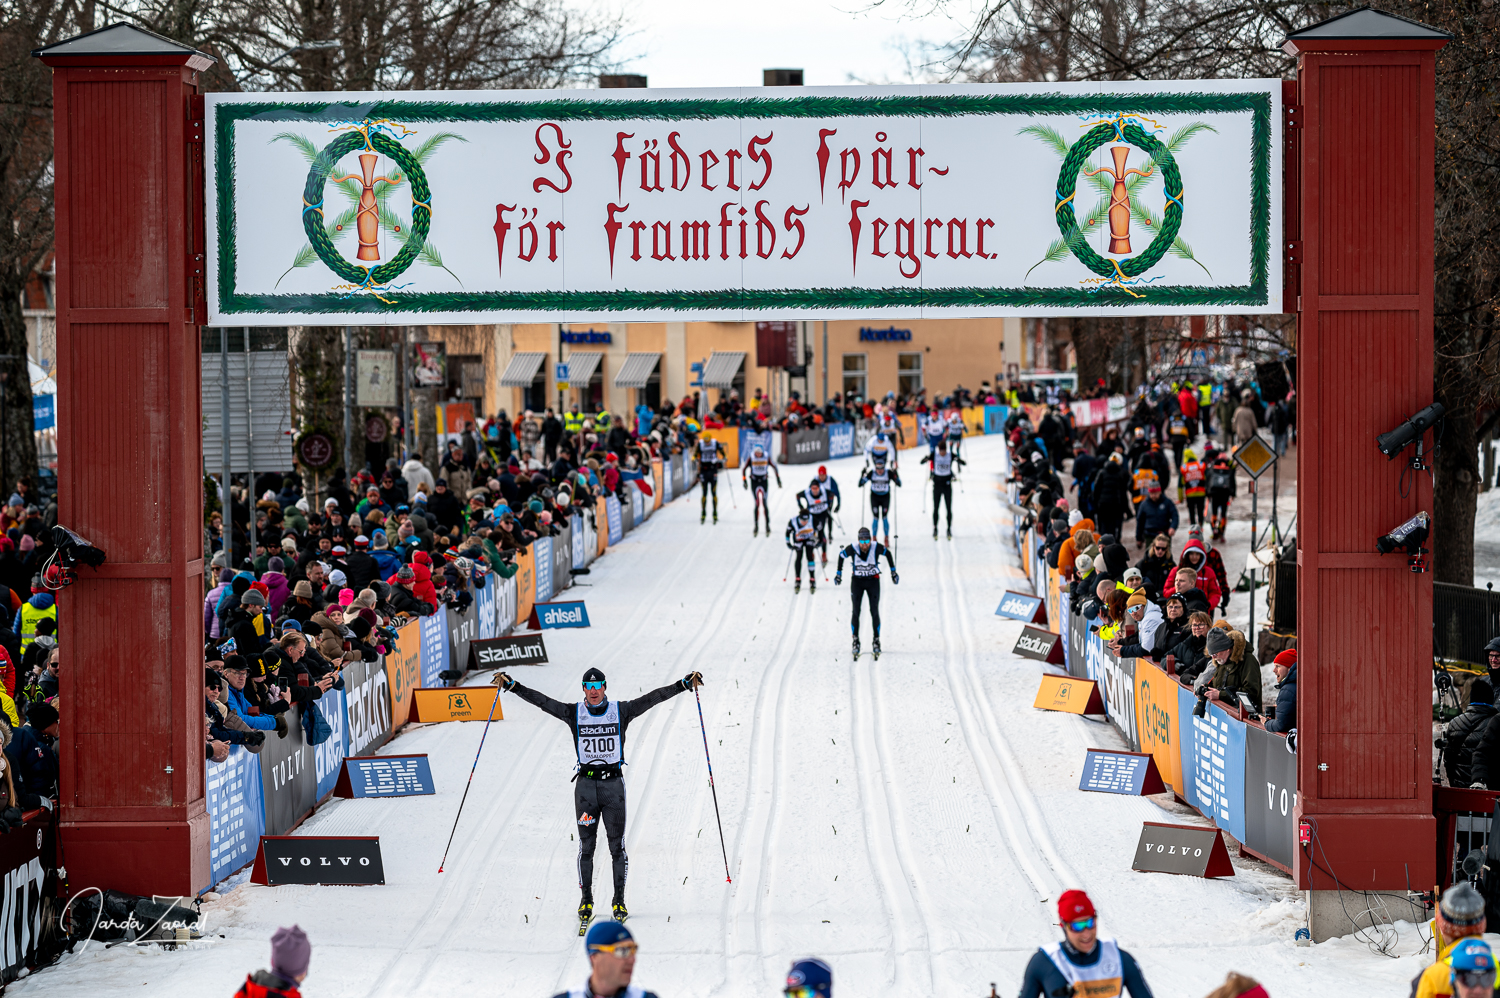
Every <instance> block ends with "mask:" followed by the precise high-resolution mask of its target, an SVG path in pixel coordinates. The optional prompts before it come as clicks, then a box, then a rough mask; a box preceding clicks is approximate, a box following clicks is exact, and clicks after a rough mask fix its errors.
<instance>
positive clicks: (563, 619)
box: [536, 602, 589, 630]
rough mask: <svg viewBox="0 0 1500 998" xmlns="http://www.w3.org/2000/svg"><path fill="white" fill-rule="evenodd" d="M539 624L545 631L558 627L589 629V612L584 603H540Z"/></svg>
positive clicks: (537, 607) (537, 609) (538, 607)
mask: <svg viewBox="0 0 1500 998" xmlns="http://www.w3.org/2000/svg"><path fill="white" fill-rule="evenodd" d="M536 619H537V623H538V624H540V625H541V627H542V628H543V629H544V630H545V629H551V628H557V627H588V626H589V611H588V607H586V606H584V605H583V603H581V602H579V603H538V604H537V605H536Z"/></svg>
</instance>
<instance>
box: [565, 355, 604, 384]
mask: <svg viewBox="0 0 1500 998" xmlns="http://www.w3.org/2000/svg"><path fill="white" fill-rule="evenodd" d="M603 359H604V354H602V353H600V352H599V351H598V350H574V351H573V352H572V353H570V354H568V359H567V360H566V361H564V362H563V363H565V364H567V365H568V384H570V385H586V384H588V383H589V379H590V378H592V377H593V376H594V372H595V371H597V370H598V369H599V362H600V361H601V360H603Z"/></svg>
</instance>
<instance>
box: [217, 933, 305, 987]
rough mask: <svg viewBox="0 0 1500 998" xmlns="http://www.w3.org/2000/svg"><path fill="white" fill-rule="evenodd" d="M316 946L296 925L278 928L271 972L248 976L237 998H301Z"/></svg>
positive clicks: (274, 941) (272, 944) (260, 972)
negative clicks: (288, 927)
mask: <svg viewBox="0 0 1500 998" xmlns="http://www.w3.org/2000/svg"><path fill="white" fill-rule="evenodd" d="M311 959H312V944H311V943H309V942H308V941H307V934H306V933H305V932H303V931H302V930H301V929H300V928H298V927H297V926H295V925H293V926H292V927H291V928H290V929H277V930H276V934H275V935H273V936H272V937H271V969H270V970H257V971H256V972H255V973H253V974H250V975H248V976H246V978H245V983H244V984H242V985H241V986H240V990H239V991H238V992H237V993H236V994H235V998H301V992H299V991H298V990H297V985H299V984H301V983H302V981H303V979H304V978H305V977H307V965H308V963H309V962H310V961H311Z"/></svg>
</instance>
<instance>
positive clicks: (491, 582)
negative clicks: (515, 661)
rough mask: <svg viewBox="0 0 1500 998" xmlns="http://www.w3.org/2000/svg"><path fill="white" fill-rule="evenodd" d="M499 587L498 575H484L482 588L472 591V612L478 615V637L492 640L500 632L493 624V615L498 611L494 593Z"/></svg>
mask: <svg viewBox="0 0 1500 998" xmlns="http://www.w3.org/2000/svg"><path fill="white" fill-rule="evenodd" d="M499 587H500V577H499V576H498V575H486V576H485V577H484V588H482V589H475V590H474V610H475V612H476V613H477V614H478V615H479V637H480V638H481V639H483V638H493V637H495V636H496V635H497V634H499V633H500V631H499V630H498V629H497V627H496V624H495V615H496V613H497V611H498V609H499V608H498V606H497V602H496V599H495V591H496V590H497V589H499Z"/></svg>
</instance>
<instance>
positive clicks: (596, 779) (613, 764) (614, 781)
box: [402, 569, 703, 933]
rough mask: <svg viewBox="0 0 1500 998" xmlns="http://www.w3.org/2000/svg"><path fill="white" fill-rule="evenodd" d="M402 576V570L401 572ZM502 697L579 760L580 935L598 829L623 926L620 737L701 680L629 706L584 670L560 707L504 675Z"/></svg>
mask: <svg viewBox="0 0 1500 998" xmlns="http://www.w3.org/2000/svg"><path fill="white" fill-rule="evenodd" d="M402 571H403V572H405V571H406V569H402ZM491 682H493V683H494V685H496V686H498V687H500V689H502V690H504V691H506V692H507V693H514V694H515V695H516V696H518V697H520V698H521V699H522V700H525V701H526V702H527V703H529V704H531V705H532V706H534V707H537V708H540V709H541V710H542V711H544V712H545V713H548V714H551V715H552V716H553V717H555V718H557V719H558V720H559V721H562V722H563V723H564V724H566V725H567V726H568V727H569V729H571V732H572V738H573V748H574V752H575V753H576V755H577V757H578V772H577V774H576V775H575V776H574V781H575V782H574V784H573V808H574V810H573V814H574V816H575V817H576V818H577V821H578V880H579V886H580V887H582V889H583V898H582V900H581V901H580V902H579V905H578V919H579V932H580V933H581V932H583V927H584V926H587V925H588V924H589V922H590V921H592V920H593V917H594V847H595V845H596V844H597V843H598V835H599V826H600V825H603V826H604V828H605V831H606V832H607V833H608V835H609V853H610V860H611V864H610V865H611V867H612V869H613V872H614V889H615V895H614V901H613V914H614V917H615V918H616V919H617V920H619V921H624V920H625V919H626V918H627V917H628V916H629V912H628V911H627V910H626V908H625V873H626V869H627V867H628V865H629V859H628V858H627V857H626V855H625V783H624V781H623V779H622V775H623V774H622V771H621V767H623V766H624V765H625V733H626V731H627V729H628V728H629V727H630V722H631V721H633V720H635V719H636V718H637V717H640V716H641V715H642V714H644V713H646V711H648V710H650V709H651V708H652V707H655V706H656V705H657V704H659V703H663V702H665V701H667V700H670V699H671V698H672V697H675V696H676V695H677V694H679V693H682V692H684V691H686V690H693V689H697V687H699V686H702V685H703V674H702V673H700V672H690V673H688V674H687V675H686V676H683V677H682V678H681V679H680V680H678V681H677V682H675V683H671V684H669V685H667V686H663V687H661V688H660V689H655V690H652V691H651V692H649V693H647V694H646V695H644V696H640V697H636V698H635V699H634V700H610V699H609V695H608V693H607V692H606V691H607V689H608V686H607V684H606V682H605V679H604V673H602V672H600V671H599V670H598V669H589V670H588V671H587V672H585V673H584V674H583V699H582V700H581V701H579V702H577V703H563V702H562V701H561V700H554V699H552V698H551V697H549V696H547V695H546V694H545V693H541V692H539V691H537V690H533V689H531V688H529V687H526V686H522V685H521V684H520V683H518V682H516V681H515V680H514V679H512V678H511V677H510V676H508V675H506V674H505V673H504V672H497V673H495V676H494V678H493V679H492V680H491Z"/></svg>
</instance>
